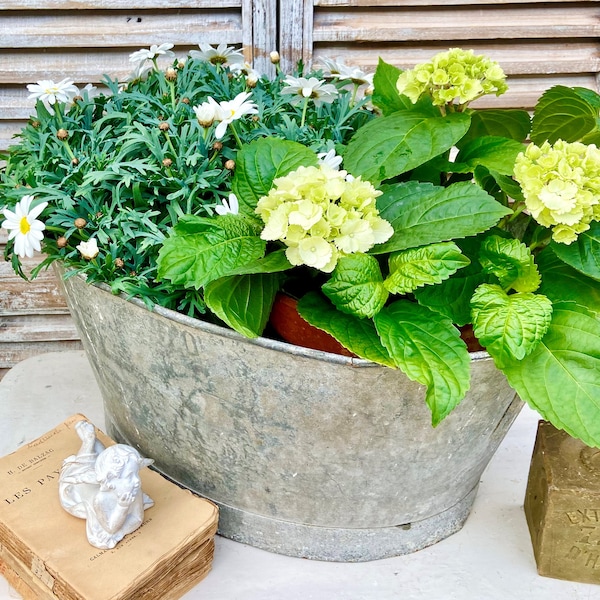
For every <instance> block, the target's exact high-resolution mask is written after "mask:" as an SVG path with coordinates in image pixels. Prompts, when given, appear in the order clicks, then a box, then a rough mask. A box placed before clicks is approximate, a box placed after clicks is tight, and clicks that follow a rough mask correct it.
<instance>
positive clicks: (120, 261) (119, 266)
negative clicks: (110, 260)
mask: <svg viewBox="0 0 600 600" xmlns="http://www.w3.org/2000/svg"><path fill="white" fill-rule="evenodd" d="M124 266H125V261H124V260H123V259H122V258H115V267H117V269H122V268H123V267H124Z"/></svg>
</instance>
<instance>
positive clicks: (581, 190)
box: [514, 140, 600, 244]
mask: <svg viewBox="0 0 600 600" xmlns="http://www.w3.org/2000/svg"><path fill="white" fill-rule="evenodd" d="M514 173H515V178H516V179H517V181H518V182H519V183H520V184H521V188H522V189H523V195H524V197H525V204H526V206H527V210H528V211H529V212H530V213H531V216H532V217H533V218H534V219H535V220H536V221H537V222H538V223H539V224H540V225H543V226H544V227H551V228H552V239H554V240H555V241H557V242H560V243H563V244H571V243H572V242H574V241H575V240H576V239H577V236H578V234H580V233H582V232H583V231H586V230H587V229H589V227H590V222H591V221H598V220H600V149H598V148H597V147H596V146H595V145H594V144H590V145H586V144H582V143H580V142H573V143H568V142H565V141H563V140H557V141H556V142H555V143H554V144H550V143H549V142H544V143H543V144H542V145H541V146H536V145H535V144H529V146H528V147H527V149H526V150H525V152H521V153H520V154H519V155H518V156H517V160H516V162H515V170H514Z"/></svg>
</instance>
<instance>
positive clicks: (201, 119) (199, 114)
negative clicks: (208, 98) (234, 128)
mask: <svg viewBox="0 0 600 600" xmlns="http://www.w3.org/2000/svg"><path fill="white" fill-rule="evenodd" d="M215 105H216V106H215ZM194 112H195V113H196V119H198V123H200V125H201V126H202V127H205V128H208V127H210V126H211V125H212V124H213V123H214V121H215V119H216V118H217V117H218V115H219V114H220V109H219V105H218V104H217V103H216V102H214V101H213V103H212V104H211V103H210V102H203V103H202V104H199V105H198V106H194Z"/></svg>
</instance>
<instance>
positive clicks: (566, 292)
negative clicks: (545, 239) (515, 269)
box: [536, 248, 600, 314]
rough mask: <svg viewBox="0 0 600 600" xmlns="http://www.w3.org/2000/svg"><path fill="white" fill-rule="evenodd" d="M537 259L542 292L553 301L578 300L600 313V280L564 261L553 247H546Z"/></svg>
mask: <svg viewBox="0 0 600 600" xmlns="http://www.w3.org/2000/svg"><path fill="white" fill-rule="evenodd" d="M536 260H537V264H538V267H539V269H540V274H541V276H542V283H541V285H540V288H539V292H540V293H541V294H544V295H546V296H548V298H550V300H552V301H553V302H560V301H573V302H577V303H578V304H581V305H583V306H587V307H588V308H589V309H590V310H592V311H594V312H595V313H597V314H600V281H597V280H595V279H591V278H590V277H586V276H585V275H582V274H581V273H580V272H579V271H576V270H575V269H573V268H572V267H570V266H569V265H567V264H566V263H564V262H563V261H562V260H560V259H559V258H558V257H557V256H556V254H555V253H554V252H553V251H552V250H551V248H546V249H545V250H544V251H543V252H541V253H540V254H539V255H538V256H537V258H536Z"/></svg>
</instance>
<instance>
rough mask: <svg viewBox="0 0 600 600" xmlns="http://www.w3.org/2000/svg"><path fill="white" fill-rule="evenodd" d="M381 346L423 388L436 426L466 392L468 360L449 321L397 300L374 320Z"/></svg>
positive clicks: (426, 309) (464, 349)
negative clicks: (423, 386) (425, 390)
mask: <svg viewBox="0 0 600 600" xmlns="http://www.w3.org/2000/svg"><path fill="white" fill-rule="evenodd" d="M374 320H375V326H376V327H377V331H378V333H379V336H380V337H381V340H382V342H383V345H384V346H385V347H386V348H387V350H388V352H389V353H390V356H391V357H392V358H393V360H394V361H395V362H396V365H397V366H398V367H399V368H400V369H401V370H402V371H403V372H404V373H405V374H406V375H407V377H409V378H410V379H412V380H413V381H418V382H419V383H421V384H422V385H425V386H427V392H426V395H425V401H426V402H427V406H429V409H430V410H431V415H432V423H433V425H434V426H436V425H438V424H439V423H440V422H441V421H442V420H443V419H444V418H445V417H446V416H447V415H448V414H449V413H450V412H451V411H452V410H453V409H454V408H455V407H456V406H457V405H458V403H459V402H460V401H461V400H462V399H463V398H464V396H465V394H466V393H467V390H468V389H469V381H470V371H469V369H470V358H469V353H468V351H467V347H466V346H465V344H464V342H463V341H462V340H461V339H460V335H459V332H458V329H456V327H454V326H453V325H452V322H451V321H450V319H448V318H446V317H444V316H443V315H440V314H438V313H435V312H433V311H431V310H429V309H428V308H427V307H425V306H421V305H419V304H415V303H413V302H409V301H407V300H399V301H397V302H394V303H393V304H391V305H390V306H387V307H386V308H384V309H383V310H382V311H381V312H380V313H379V314H378V315H376V316H375V319H374Z"/></svg>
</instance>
